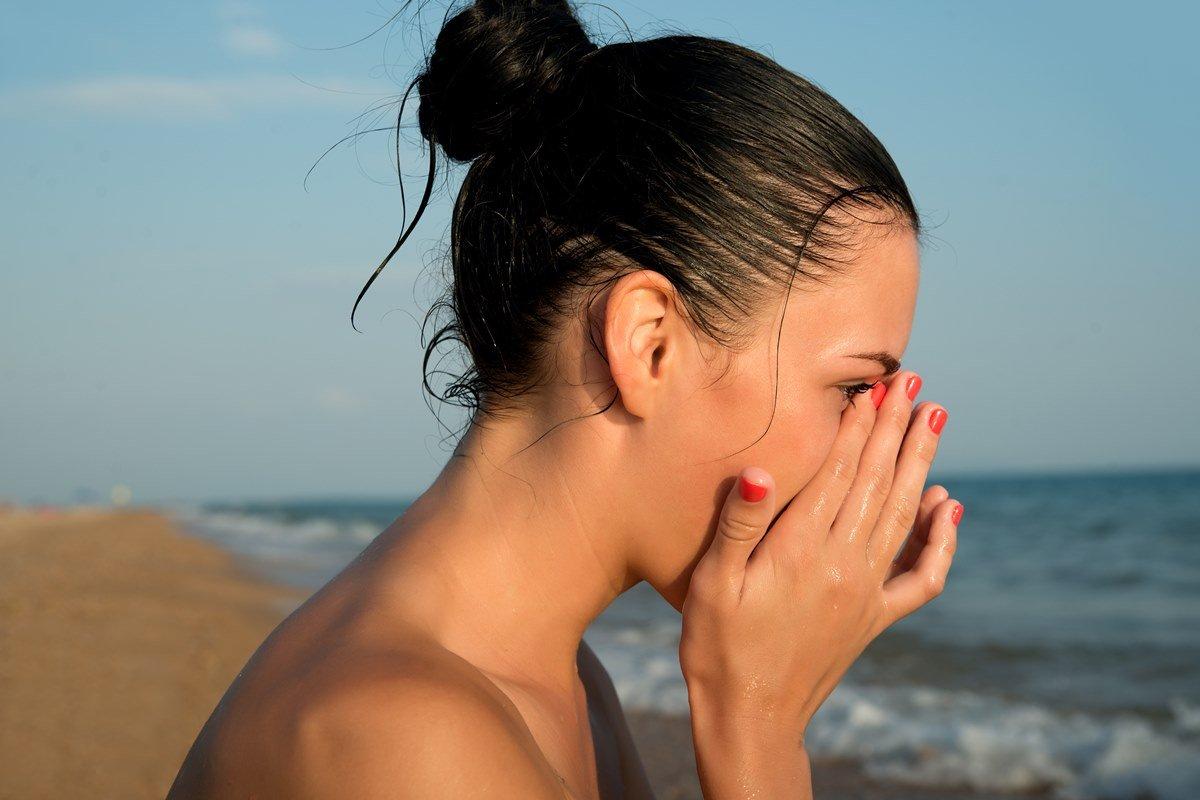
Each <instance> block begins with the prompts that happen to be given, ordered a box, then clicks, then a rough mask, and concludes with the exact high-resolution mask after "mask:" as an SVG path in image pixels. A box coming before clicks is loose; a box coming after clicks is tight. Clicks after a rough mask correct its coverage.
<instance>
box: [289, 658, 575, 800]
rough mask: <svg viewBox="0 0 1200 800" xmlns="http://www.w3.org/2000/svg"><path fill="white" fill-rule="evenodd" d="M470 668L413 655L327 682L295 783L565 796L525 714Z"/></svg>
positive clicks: (301, 740)
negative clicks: (332, 684) (397, 666)
mask: <svg viewBox="0 0 1200 800" xmlns="http://www.w3.org/2000/svg"><path fill="white" fill-rule="evenodd" d="M452 658H453V657H451V659H452ZM470 669H471V668H468V667H464V666H462V665H457V664H454V663H453V662H452V661H451V660H450V659H447V658H446V657H444V656H430V655H423V656H413V655H410V656H409V657H408V658H406V659H405V666H404V668H403V669H401V670H399V671H390V672H388V673H387V674H386V675H375V676H370V677H366V678H365V679H362V680H356V681H353V682H341V683H340V684H339V685H338V686H337V687H336V688H335V689H331V690H329V691H328V692H327V694H326V696H325V697H324V698H322V699H321V700H320V702H319V703H318V704H317V705H316V706H315V707H314V708H312V709H311V710H309V711H308V712H307V713H306V714H305V715H304V717H303V719H302V720H301V724H300V727H299V728H298V729H297V731H296V737H295V740H294V747H295V748H296V751H295V755H296V763H297V764H301V765H303V767H302V769H301V770H299V773H300V774H301V775H302V776H303V777H302V779H301V781H300V782H299V785H298V786H297V787H296V788H297V789H302V790H303V792H304V796H306V797H316V798H323V797H330V798H334V797H362V798H373V797H389V798H444V797H461V798H472V797H480V798H482V797H513V798H517V797H521V798H530V799H531V800H535V799H538V800H540V799H541V798H546V800H549V799H550V798H562V797H564V792H563V789H562V784H561V782H560V781H559V780H558V778H557V777H556V775H555V773H554V771H553V770H552V769H550V768H549V766H548V765H547V764H546V763H545V761H544V759H543V757H542V756H541V753H540V751H539V750H538V748H537V745H536V743H535V742H534V740H533V738H532V736H531V735H530V733H529V731H528V729H527V728H526V727H525V724H524V723H523V722H522V721H521V719H520V717H519V715H518V714H516V712H515V710H510V709H509V708H506V707H505V705H504V702H503V700H501V699H500V698H498V697H497V696H496V694H497V692H496V690H495V689H494V688H489V686H488V685H486V683H485V679H483V678H482V676H476V675H473V674H471V671H470ZM314 790H316V791H314Z"/></svg>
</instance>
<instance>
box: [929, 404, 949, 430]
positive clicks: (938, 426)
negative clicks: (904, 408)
mask: <svg viewBox="0 0 1200 800" xmlns="http://www.w3.org/2000/svg"><path fill="white" fill-rule="evenodd" d="M948 416H949V414H947V413H946V409H944V408H935V409H934V410H933V413H932V414H930V415H929V429H930V430H932V431H933V432H934V433H941V432H942V426H943V425H945V424H946V417H948Z"/></svg>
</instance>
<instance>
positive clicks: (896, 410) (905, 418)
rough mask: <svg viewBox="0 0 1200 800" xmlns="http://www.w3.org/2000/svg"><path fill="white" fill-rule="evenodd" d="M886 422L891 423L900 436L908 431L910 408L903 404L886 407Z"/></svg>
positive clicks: (910, 415)
mask: <svg viewBox="0 0 1200 800" xmlns="http://www.w3.org/2000/svg"><path fill="white" fill-rule="evenodd" d="M886 416H887V420H886V421H887V424H888V425H891V426H892V427H893V428H894V429H895V430H896V431H897V432H899V434H900V435H901V436H903V435H904V434H905V433H907V432H908V423H909V420H910V418H911V417H912V409H911V408H905V407H904V406H893V407H892V408H890V409H888V413H887V415H886Z"/></svg>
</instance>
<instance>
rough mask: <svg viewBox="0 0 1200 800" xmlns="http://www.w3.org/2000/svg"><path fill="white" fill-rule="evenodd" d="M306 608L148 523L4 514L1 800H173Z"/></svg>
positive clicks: (129, 515) (148, 519)
mask: <svg viewBox="0 0 1200 800" xmlns="http://www.w3.org/2000/svg"><path fill="white" fill-rule="evenodd" d="M299 599H300V598H299V596H298V595H297V593H296V592H294V591H291V590H287V589H284V588H283V587H278V586H271V585H269V584H267V583H265V582H264V581H261V580H259V579H256V578H254V577H252V576H250V575H249V574H247V573H245V572H244V571H243V570H242V569H240V568H239V566H238V564H237V563H236V562H235V561H234V560H233V558H232V557H231V556H229V555H227V554H226V553H224V552H222V551H221V550H219V549H217V548H216V547H215V546H213V545H210V544H208V543H205V542H202V541H199V540H196V539H192V538H189V537H186V536H184V535H182V534H180V533H179V532H178V531H176V530H175V529H173V528H172V526H171V524H170V523H169V522H168V520H167V519H166V518H165V517H163V516H161V515H159V514H157V513H154V512H153V511H150V510H136V509H135V510H128V511H117V512H103V511H99V512H97V511H81V512H70V513H63V514H61V515H40V514H33V513H26V512H15V513H10V514H8V515H5V516H0V798H4V800H9V798H12V800H16V799H17V798H21V800H31V799H32V798H72V797H80V798H83V797H87V798H99V797H105V798H109V797H111V798H141V797H157V798H161V797H163V796H164V795H165V794H166V792H167V790H168V788H169V787H170V785H171V782H172V781H173V780H174V778H175V772H176V770H177V769H178V768H179V764H180V762H181V761H182V760H183V757H184V755H185V754H186V752H187V749H188V747H190V746H191V743H192V740H193V739H194V738H195V736H196V734H197V733H198V732H199V730H200V726H201V725H202V724H203V723H204V720H205V719H207V718H208V715H209V713H210V712H211V711H212V709H213V707H214V706H215V705H216V702H217V700H218V699H219V698H220V696H221V694H222V693H223V692H224V691H225V688H226V687H227V686H228V685H229V683H230V681H232V679H233V677H234V676H235V675H236V674H237V671H238V670H239V669H241V667H242V665H243V664H245V662H246V659H247V658H248V657H249V656H250V654H251V653H252V652H253V651H254V649H255V648H256V647H257V646H258V644H259V643H260V642H261V641H262V640H263V638H264V637H265V636H266V635H267V633H269V632H270V630H271V629H272V628H273V627H274V626H275V625H276V624H277V623H278V622H279V620H280V619H281V618H282V616H283V615H284V614H285V613H286V610H287V609H288V608H290V607H292V606H294V604H295V603H296V602H298V600H299Z"/></svg>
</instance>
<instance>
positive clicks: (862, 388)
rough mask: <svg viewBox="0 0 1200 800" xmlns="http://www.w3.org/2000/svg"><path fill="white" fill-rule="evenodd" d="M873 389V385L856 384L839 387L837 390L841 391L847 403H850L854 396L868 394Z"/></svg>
mask: <svg viewBox="0 0 1200 800" xmlns="http://www.w3.org/2000/svg"><path fill="white" fill-rule="evenodd" d="M876 383H878V381H876ZM874 387H875V384H874V383H856V384H854V385H853V386H839V387H838V388H839V389H841V390H842V394H843V395H845V397H846V400H847V401H852V400H854V395H856V394H862V393H863V392H869V391H871V389H873V388H874Z"/></svg>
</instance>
